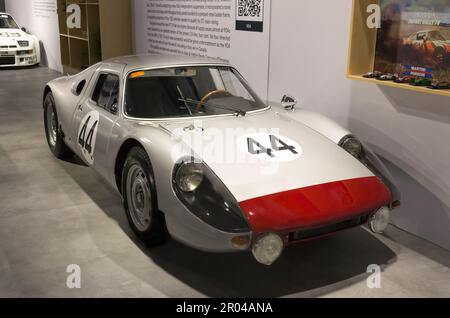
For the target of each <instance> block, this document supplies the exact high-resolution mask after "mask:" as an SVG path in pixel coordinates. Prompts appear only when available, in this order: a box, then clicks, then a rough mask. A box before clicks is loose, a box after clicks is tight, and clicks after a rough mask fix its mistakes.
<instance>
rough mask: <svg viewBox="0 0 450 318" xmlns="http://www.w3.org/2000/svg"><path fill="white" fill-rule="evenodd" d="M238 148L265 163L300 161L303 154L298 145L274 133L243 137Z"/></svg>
mask: <svg viewBox="0 0 450 318" xmlns="http://www.w3.org/2000/svg"><path fill="white" fill-rule="evenodd" d="M238 147H239V148H240V149H241V150H242V151H244V152H246V153H247V154H250V155H251V156H254V157H256V158H258V159H260V160H264V161H275V162H277V161H292V160H296V159H298V158H299V157H300V156H301V155H302V153H303V149H302V147H300V145H299V144H298V143H296V142H295V141H293V140H291V139H290V138H287V137H285V136H279V135H277V134H274V133H259V134H251V135H246V136H242V137H241V138H239V140H238Z"/></svg>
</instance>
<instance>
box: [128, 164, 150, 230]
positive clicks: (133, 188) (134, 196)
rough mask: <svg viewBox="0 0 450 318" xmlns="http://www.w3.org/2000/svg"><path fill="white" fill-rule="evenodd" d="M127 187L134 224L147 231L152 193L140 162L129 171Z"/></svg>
mask: <svg viewBox="0 0 450 318" xmlns="http://www.w3.org/2000/svg"><path fill="white" fill-rule="evenodd" d="M126 187H127V188H126V191H127V205H128V210H129V212H130V216H131V219H132V220H133V224H134V225H135V226H136V228H137V229H138V230H139V231H142V232H143V231H146V230H147V229H148V228H149V226H150V221H151V212H152V211H151V210H152V201H151V200H152V195H151V191H150V184H149V182H148V178H147V176H146V174H145V173H144V170H143V169H142V167H141V166H140V165H139V164H133V165H132V166H131V168H130V170H129V171H128V175H127V184H126Z"/></svg>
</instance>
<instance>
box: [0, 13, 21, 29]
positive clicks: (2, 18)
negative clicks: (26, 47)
mask: <svg viewBox="0 0 450 318" xmlns="http://www.w3.org/2000/svg"><path fill="white" fill-rule="evenodd" d="M18 28H19V27H18V26H17V24H16V22H15V21H14V19H13V18H12V17H11V16H9V15H7V14H1V15H0V29H18Z"/></svg>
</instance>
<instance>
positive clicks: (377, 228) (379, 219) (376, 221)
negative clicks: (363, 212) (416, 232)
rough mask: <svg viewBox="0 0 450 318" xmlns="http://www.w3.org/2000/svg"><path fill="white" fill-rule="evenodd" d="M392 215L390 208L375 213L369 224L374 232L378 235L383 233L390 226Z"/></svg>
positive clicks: (383, 208)
mask: <svg viewBox="0 0 450 318" xmlns="http://www.w3.org/2000/svg"><path fill="white" fill-rule="evenodd" d="M390 214H391V211H390V210H389V208H388V207H382V208H380V209H379V210H378V211H377V212H375V214H374V215H373V216H372V218H371V220H370V222H369V225H370V229H371V230H372V232H374V233H378V234H381V233H383V232H384V230H386V228H387V226H388V224H389V218H390Z"/></svg>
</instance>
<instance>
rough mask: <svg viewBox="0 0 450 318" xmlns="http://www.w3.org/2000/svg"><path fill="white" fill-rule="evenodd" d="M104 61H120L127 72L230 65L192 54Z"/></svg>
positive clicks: (143, 56) (122, 57) (145, 56)
mask: <svg viewBox="0 0 450 318" xmlns="http://www.w3.org/2000/svg"><path fill="white" fill-rule="evenodd" d="M104 63H118V64H125V65H126V66H125V73H128V72H129V71H132V70H134V69H141V68H157V67H171V66H182V65H197V64H204V65H215V64H220V65H229V64H228V63H227V62H225V61H223V60H219V59H212V58H201V57H191V56H179V55H169V54H144V55H128V56H121V57H115V58H111V59H109V60H106V61H104Z"/></svg>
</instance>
